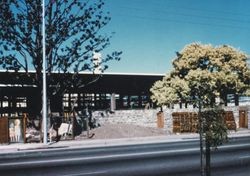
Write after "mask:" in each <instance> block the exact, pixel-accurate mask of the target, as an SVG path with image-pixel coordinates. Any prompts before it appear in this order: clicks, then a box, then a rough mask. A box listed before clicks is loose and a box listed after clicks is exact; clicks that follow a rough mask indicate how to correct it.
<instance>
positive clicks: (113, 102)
mask: <svg viewBox="0 0 250 176" xmlns="http://www.w3.org/2000/svg"><path fill="white" fill-rule="evenodd" d="M115 109H116V99H115V93H112V94H111V96H110V111H111V112H113V111H115Z"/></svg>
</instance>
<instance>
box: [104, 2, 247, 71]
mask: <svg viewBox="0 0 250 176" xmlns="http://www.w3.org/2000/svg"><path fill="white" fill-rule="evenodd" d="M105 3H106V5H105V10H106V11H109V12H110V14H111V17H112V20H111V22H110V23H109V24H108V26H106V27H105V29H104V30H105V31H107V32H109V33H110V32H115V35H114V36H113V38H112V40H111V46H110V47H109V48H108V49H107V51H106V52H110V51H113V50H118V51H120V50H121V51H123V54H122V60H121V61H119V62H115V61H112V62H111V63H110V64H109V70H108V72H125V73H126V72H132V73H166V72H169V71H170V70H171V69H172V65H171V63H172V60H173V59H174V57H175V52H176V51H180V50H181V49H182V48H183V47H184V46H185V45H187V44H189V43H192V42H200V43H203V44H212V45H214V46H216V45H222V44H228V45H231V46H233V47H235V48H238V49H240V50H242V51H244V52H246V53H247V54H250V40H249V39H250V11H249V9H250V1H249V0H202V1H201V0H105Z"/></svg>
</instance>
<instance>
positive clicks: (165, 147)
mask: <svg viewBox="0 0 250 176" xmlns="http://www.w3.org/2000/svg"><path fill="white" fill-rule="evenodd" d="M249 141H250V137H249V136H245V137H231V139H230V142H228V143H227V144H225V145H223V146H221V147H219V149H218V150H215V151H212V155H211V159H212V160H211V167H212V168H211V170H212V175H236V176H237V175H240V176H241V175H242V176H249V173H250V142H249ZM199 152H200V151H199V141H198V139H197V138H196V137H194V138H192V137H190V136H189V138H182V140H179V141H162V142H160V141H159V142H157V143H147V142H145V143H140V144H127V145H126V144H123V145H106V146H98V147H97V146H96V147H92V146H91V147H86V146H85V147H82V146H78V147H72V146H71V147H69V146H63V145H55V146H54V147H47V148H46V147H42V148H21V149H19V150H18V151H15V152H14V150H13V151H12V152H2V153H0V158H1V159H0V171H1V172H0V173H1V175H2V174H3V175H6V176H8V175H25V176H27V175H32V176H33V175H53V176H56V175H62V176H76V175H92V176H95V175H96V176H100V175H102V176H105V175H107V176H108V175H109V176H112V175H114V176H116V175H119V176H120V175H121V176H122V175H124V176H125V175H126V176H130V175H131V176H133V175H135V176H136V175H146V176H150V175H152V176H157V175H163V176H164V175H200V169H199V168H200V165H199V164H200V153H199Z"/></svg>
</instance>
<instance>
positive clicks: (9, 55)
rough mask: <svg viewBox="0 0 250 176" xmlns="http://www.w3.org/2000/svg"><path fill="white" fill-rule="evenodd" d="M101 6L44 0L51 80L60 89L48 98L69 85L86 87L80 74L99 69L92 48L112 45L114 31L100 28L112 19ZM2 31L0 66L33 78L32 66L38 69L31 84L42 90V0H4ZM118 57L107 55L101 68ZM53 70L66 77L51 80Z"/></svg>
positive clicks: (86, 0) (98, 0) (97, 1)
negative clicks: (94, 61) (112, 32)
mask: <svg viewBox="0 0 250 176" xmlns="http://www.w3.org/2000/svg"><path fill="white" fill-rule="evenodd" d="M103 7H104V1H103V0H91V1H90V0H47V1H46V4H45V9H46V12H45V21H46V25H45V26H46V27H45V28H46V61H47V63H46V64H47V70H46V71H47V83H48V85H49V86H50V85H51V84H54V85H56V87H57V89H54V91H53V92H52V91H50V92H48V96H49V97H50V96H51V95H53V94H56V93H58V92H61V93H62V92H64V91H65V90H67V89H68V88H70V87H79V86H84V85H83V83H82V82H81V81H80V79H79V72H82V71H92V70H93V69H94V67H96V65H94V64H93V62H92V61H93V60H92V58H93V52H97V53H99V52H102V51H103V50H104V49H105V48H106V47H108V46H109V45H110V38H111V35H107V34H103V33H102V31H101V30H102V28H103V27H104V26H106V25H107V24H108V23H109V21H110V20H111V18H110V16H109V13H108V12H104V10H103ZM0 29H1V30H0V67H2V69H6V70H7V71H9V70H12V71H15V72H18V71H20V70H23V71H25V73H26V76H30V75H29V70H35V73H36V76H35V78H34V79H33V84H35V85H37V87H38V91H39V92H40V93H41V92H42V69H43V67H42V54H43V53H42V38H43V36H42V0H1V2H0ZM120 55H121V52H113V53H111V54H109V55H107V56H105V57H103V58H102V61H101V63H100V64H102V65H103V66H102V69H103V70H102V71H104V70H105V69H107V67H108V66H107V62H108V61H110V60H120ZM53 72H57V73H64V74H63V75H64V76H65V77H63V76H61V78H62V79H57V80H52V77H50V75H51V73H53ZM72 72H73V74H72ZM65 78H67V79H65ZM69 78H70V79H69ZM66 80H67V81H66Z"/></svg>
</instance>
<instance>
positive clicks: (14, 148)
mask: <svg viewBox="0 0 250 176" xmlns="http://www.w3.org/2000/svg"><path fill="white" fill-rule="evenodd" d="M244 136H250V130H247V129H240V130H238V131H237V132H235V131H230V132H229V138H233V137H244ZM190 140H199V134H196V133H191V134H190V133H183V134H167V135H162V136H151V137H135V138H120V139H94V138H93V139H82V140H70V141H59V142H56V143H48V144H43V143H28V144H20V143H19V144H9V145H8V144H3V145H0V154H7V153H13V152H21V151H34V150H44V149H59V148H93V147H108V146H119V145H136V144H149V143H161V142H178V141H190Z"/></svg>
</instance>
